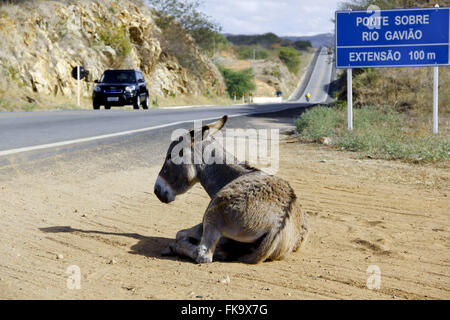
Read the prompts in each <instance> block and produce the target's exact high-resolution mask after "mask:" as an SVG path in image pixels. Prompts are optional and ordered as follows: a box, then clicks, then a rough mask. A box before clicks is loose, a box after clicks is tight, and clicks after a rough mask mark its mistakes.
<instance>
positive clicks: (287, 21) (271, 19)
mask: <svg viewBox="0 0 450 320" xmlns="http://www.w3.org/2000/svg"><path fill="white" fill-rule="evenodd" d="M341 2H343V0H203V5H202V7H201V11H202V12H204V13H205V14H207V15H208V16H210V17H212V18H213V20H214V21H216V22H218V23H219V24H220V25H221V26H222V28H223V29H222V32H223V33H232V34H262V33H267V32H273V33H275V34H276V35H278V36H311V35H315V34H319V33H327V32H334V24H333V23H332V22H331V19H333V18H334V11H336V10H337V6H338V3H341Z"/></svg>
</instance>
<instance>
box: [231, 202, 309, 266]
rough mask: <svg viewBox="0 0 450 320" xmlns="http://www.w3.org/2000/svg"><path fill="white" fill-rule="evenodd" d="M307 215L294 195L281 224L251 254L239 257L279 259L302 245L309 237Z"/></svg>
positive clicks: (258, 259) (246, 259)
mask: <svg viewBox="0 0 450 320" xmlns="http://www.w3.org/2000/svg"><path fill="white" fill-rule="evenodd" d="M308 229H309V227H308V224H307V222H306V217H305V215H304V212H303V211H302V209H301V206H300V205H299V203H298V201H297V199H296V198H295V197H294V198H293V201H292V202H291V204H290V206H289V210H288V211H287V212H286V213H285V216H284V218H283V220H282V221H281V223H280V225H279V226H278V227H276V228H272V229H271V230H270V231H269V232H268V233H267V234H266V236H265V237H264V238H263V239H262V240H261V242H260V244H259V246H258V247H257V248H256V249H255V251H253V252H252V253H250V254H247V255H244V256H242V257H240V258H239V260H240V261H242V262H245V263H260V262H263V261H265V260H279V259H284V258H285V257H287V256H288V255H289V254H290V253H291V252H293V251H296V250H297V249H298V248H299V247H301V246H302V245H303V244H304V243H305V242H306V239H307V237H308Z"/></svg>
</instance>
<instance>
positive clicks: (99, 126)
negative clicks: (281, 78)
mask: <svg viewBox="0 0 450 320" xmlns="http://www.w3.org/2000/svg"><path fill="white" fill-rule="evenodd" d="M332 65H333V63H332V58H331V56H330V55H328V54H327V52H326V50H325V49H321V51H320V52H319V53H318V56H317V59H314V61H313V64H312V65H311V66H310V69H311V70H310V72H309V74H308V75H307V76H309V75H310V78H309V79H304V80H303V81H307V85H306V88H305V91H304V92H303V93H300V92H297V93H298V98H297V99H294V101H292V100H291V101H289V102H285V103H280V104H261V105H232V106H212V107H187V108H159V109H151V110H140V111H136V110H130V109H114V110H100V111H94V110H73V111H49V112H12V113H0V136H1V137H2V139H0V158H1V157H5V156H11V155H15V154H18V153H25V152H30V151H34V152H36V151H38V152H39V151H42V150H44V151H45V152H49V150H51V149H52V148H59V147H62V146H71V145H79V144H83V143H91V144H92V143H99V142H100V141H106V140H108V139H112V138H117V137H121V136H130V135H133V134H139V133H144V132H150V131H155V130H160V129H162V128H168V127H172V126H180V125H181V126H185V127H192V121H194V120H205V121H206V120H213V119H216V118H219V117H221V116H223V115H224V114H227V115H228V116H230V117H231V118H234V117H242V116H249V115H257V114H268V113H273V114H275V113H277V112H281V111H283V110H294V109H298V108H302V109H304V108H305V107H308V106H310V105H312V104H316V103H324V102H325V101H326V100H327V98H328V86H329V83H330V79H331V74H332V68H333V66H332ZM305 83H306V82H305ZM303 87H304V85H303ZM305 92H310V93H311V95H312V99H311V101H310V102H309V103H307V102H306V101H305V98H304V93H305Z"/></svg>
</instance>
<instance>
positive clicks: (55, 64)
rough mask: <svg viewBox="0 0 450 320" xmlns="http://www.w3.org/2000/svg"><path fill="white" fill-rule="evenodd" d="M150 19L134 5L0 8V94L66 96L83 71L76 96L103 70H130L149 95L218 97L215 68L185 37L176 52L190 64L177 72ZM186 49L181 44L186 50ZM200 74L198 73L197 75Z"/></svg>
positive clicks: (220, 86) (124, 1)
mask: <svg viewBox="0 0 450 320" xmlns="http://www.w3.org/2000/svg"><path fill="white" fill-rule="evenodd" d="M153 17H154V13H153V12H152V11H151V10H150V9H149V8H148V7H146V6H145V5H144V4H143V3H141V2H140V1H132V0H121V1H116V0H102V1H100V0H94V1H87V0H80V1H46V0H40V1H29V2H28V1H26V2H24V3H22V4H20V5H12V4H9V5H3V6H0V38H1V42H0V94H2V93H3V94H4V93H5V92H7V91H8V90H11V89H13V88H20V89H21V90H20V91H21V92H22V91H24V92H28V93H30V94H33V93H37V94H46V95H66V96H67V95H73V94H74V93H75V92H76V81H75V80H74V79H73V78H72V77H71V70H72V69H73V68H74V67H75V66H77V65H81V66H83V67H84V68H85V69H86V70H87V72H88V75H87V77H86V79H85V80H84V81H82V85H83V88H82V89H83V90H82V92H83V95H84V96H86V97H88V96H90V95H91V93H92V89H93V86H94V82H93V81H94V80H95V79H99V78H100V76H101V74H102V73H103V71H104V70H106V69H111V68H136V69H140V70H142V71H143V72H144V74H145V77H146V80H147V84H148V87H149V89H150V92H151V95H152V96H166V95H174V94H202V93H204V92H206V91H207V92H212V91H213V90H214V91H215V92H217V93H218V94H223V92H224V89H225V85H224V82H223V78H222V75H221V74H220V72H219V71H218V70H217V68H216V66H215V65H214V64H213V63H212V62H211V61H210V60H209V59H208V58H207V57H205V56H203V55H202V54H201V53H200V51H199V50H198V48H197V46H196V45H195V43H194V41H193V40H192V38H190V37H189V36H188V35H187V34H186V35H185V36H184V37H183V38H179V39H177V41H183V42H184V43H185V44H187V47H188V48H189V49H188V50H186V52H183V54H186V55H190V56H192V57H194V58H195V61H196V65H194V66H183V64H182V62H180V61H179V60H178V59H177V58H176V57H175V56H174V55H171V54H169V53H168V52H167V51H165V49H164V44H162V41H160V40H161V39H162V38H164V34H162V33H161V30H160V29H159V28H158V27H157V26H156V24H155V22H154V19H153ZM185 47H186V46H185ZM199 70H201V74H200V75H199Z"/></svg>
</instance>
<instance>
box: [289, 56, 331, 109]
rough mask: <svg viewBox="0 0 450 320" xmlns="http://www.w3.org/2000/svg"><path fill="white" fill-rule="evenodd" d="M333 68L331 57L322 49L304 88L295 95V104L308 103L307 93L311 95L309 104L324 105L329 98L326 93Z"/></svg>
mask: <svg viewBox="0 0 450 320" xmlns="http://www.w3.org/2000/svg"><path fill="white" fill-rule="evenodd" d="M333 67H334V64H333V55H331V54H328V52H327V49H326V48H322V49H321V51H320V53H319V55H318V57H317V62H316V64H315V66H314V71H313V72H312V74H311V77H310V78H309V81H308V83H307V85H306V88H305V90H304V91H303V92H302V93H300V92H299V93H298V94H297V95H296V97H297V99H295V102H302V103H308V101H306V97H305V94H306V93H309V94H310V95H311V98H310V101H309V103H313V104H316V103H324V102H325V101H326V100H327V99H328V98H329V96H328V91H329V86H330V82H331V81H332V79H331V77H332V71H333Z"/></svg>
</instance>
